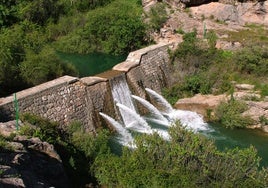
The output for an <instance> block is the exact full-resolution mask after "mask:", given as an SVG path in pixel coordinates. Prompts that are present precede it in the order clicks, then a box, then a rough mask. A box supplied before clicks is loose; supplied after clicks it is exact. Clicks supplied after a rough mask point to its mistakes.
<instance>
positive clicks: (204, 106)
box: [174, 94, 227, 120]
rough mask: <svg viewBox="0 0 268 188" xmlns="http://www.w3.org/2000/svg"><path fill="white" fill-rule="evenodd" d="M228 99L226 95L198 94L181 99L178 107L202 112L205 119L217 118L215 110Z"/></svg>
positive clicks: (177, 103) (176, 105)
mask: <svg viewBox="0 0 268 188" xmlns="http://www.w3.org/2000/svg"><path fill="white" fill-rule="evenodd" d="M224 101H227V96H226V95H201V94H197V95H195V96H194V97H191V98H183V99H179V100H178V101H177V102H176V104H175V106H174V107H175V108H176V109H181V110H190V111H193V112H196V113H198V114H201V115H202V116H203V117H204V118H205V120H212V119H215V110H216V108H217V106H218V105H219V104H220V103H221V102H224Z"/></svg>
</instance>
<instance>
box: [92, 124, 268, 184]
mask: <svg viewBox="0 0 268 188" xmlns="http://www.w3.org/2000/svg"><path fill="white" fill-rule="evenodd" d="M170 135H171V140H170V141H165V140H163V139H162V138H160V137H159V136H158V135H157V134H154V135H141V136H140V137H138V138H137V139H136V145H137V148H136V149H135V150H132V149H127V148H125V149H124V150H123V154H122V156H117V155H114V154H111V153H109V154H105V155H101V156H99V157H97V158H96V161H95V163H94V171H95V174H96V177H97V179H98V181H99V182H100V184H101V185H105V186H107V187H241V188H242V187H252V186H253V187H265V186H267V185H268V179H267V169H263V170H260V171H259V170H258V165H259V161H260V158H259V157H257V155H256V150H255V149H254V148H253V147H250V148H248V149H243V150H239V149H232V150H226V151H224V152H220V151H218V150H217V149H216V147H215V145H214V144H213V142H212V141H209V140H207V139H205V138H204V137H202V136H200V135H196V134H194V133H193V132H190V131H188V130H186V129H184V128H183V127H181V126H174V127H172V128H171V129H170Z"/></svg>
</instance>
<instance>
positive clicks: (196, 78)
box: [163, 31, 268, 104]
mask: <svg viewBox="0 0 268 188" xmlns="http://www.w3.org/2000/svg"><path fill="white" fill-rule="evenodd" d="M259 34H261V33H259ZM183 39H184V41H183V42H182V43H180V44H179V45H178V48H177V49H176V50H175V52H173V53H172V54H171V58H172V63H173V65H174V74H173V75H172V77H173V78H174V84H173V87H171V88H168V89H164V91H163V94H164V95H165V97H166V98H167V99H168V100H169V102H171V103H172V104H174V103H175V102H176V101H177V100H178V98H183V97H189V96H193V95H194V94H197V93H202V94H221V93H224V92H231V91H232V90H233V86H232V84H231V83H232V81H236V82H238V83H249V84H254V85H256V88H257V89H260V90H261V94H262V96H265V95H266V94H267V86H268V79H267V75H268V72H267V70H268V54H267V52H268V45H267V44H268V43H267V42H266V43H265V42H264V43H263V44H262V46H259V45H258V44H256V43H254V44H253V45H251V46H245V47H244V48H241V49H239V50H237V51H226V50H221V49H216V48H215V34H213V32H212V31H210V34H209V33H208V36H207V39H206V40H203V39H198V38H197V37H196V32H195V31H193V32H190V33H186V34H184V36H183ZM176 70H180V71H176Z"/></svg>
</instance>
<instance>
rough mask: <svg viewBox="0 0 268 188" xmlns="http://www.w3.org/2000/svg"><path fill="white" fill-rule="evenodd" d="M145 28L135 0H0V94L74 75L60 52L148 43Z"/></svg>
mask: <svg viewBox="0 0 268 188" xmlns="http://www.w3.org/2000/svg"><path fill="white" fill-rule="evenodd" d="M118 7H120V8H118ZM146 30H147V26H146V25H145V24H144V23H143V20H142V6H141V3H140V1H139V0H130V1H124V0H108V1H107V0H94V1H86V0H77V1H69V0H37V1H32V0H4V1H1V2H0V41H1V44H0V88H1V89H0V96H5V95H7V94H10V93H12V92H16V91H19V90H21V89H24V88H27V87H30V86H33V85H36V84H40V83H42V82H45V81H48V80H52V79H54V78H57V77H60V76H62V75H65V74H68V75H74V76H77V75H78V73H77V71H76V70H75V68H74V67H72V66H70V65H68V64H67V63H66V62H64V61H63V60H62V59H60V58H59V57H58V55H57V52H58V51H62V52H68V53H90V52H95V51H97V52H103V53H111V54H126V53H128V52H129V51H131V50H135V49H137V48H141V47H142V46H143V45H146V44H148V43H149V42H150V40H149V38H148V37H147V34H146V33H147V32H146Z"/></svg>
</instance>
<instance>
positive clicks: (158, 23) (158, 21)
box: [148, 3, 168, 31]
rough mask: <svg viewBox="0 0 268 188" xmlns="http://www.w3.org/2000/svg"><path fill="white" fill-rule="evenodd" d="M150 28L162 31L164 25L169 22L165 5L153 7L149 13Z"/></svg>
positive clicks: (158, 4) (160, 4) (159, 4)
mask: <svg viewBox="0 0 268 188" xmlns="http://www.w3.org/2000/svg"><path fill="white" fill-rule="evenodd" d="M148 17H149V20H150V22H149V26H150V28H152V30H155V31H160V29H161V28H162V27H163V24H164V23H165V22H166V21H167V19H168V15H167V12H166V7H165V4H164V3H157V4H155V6H153V7H152V8H151V9H150V11H149V13H148Z"/></svg>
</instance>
